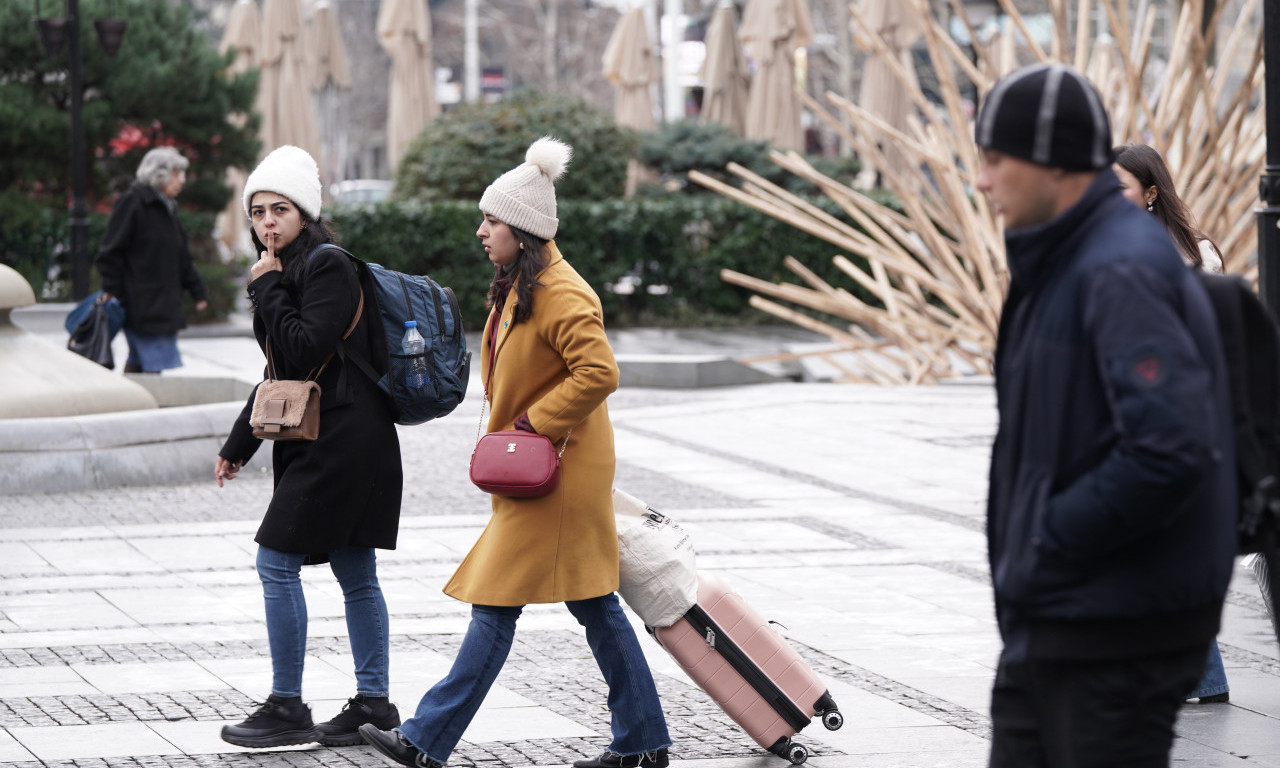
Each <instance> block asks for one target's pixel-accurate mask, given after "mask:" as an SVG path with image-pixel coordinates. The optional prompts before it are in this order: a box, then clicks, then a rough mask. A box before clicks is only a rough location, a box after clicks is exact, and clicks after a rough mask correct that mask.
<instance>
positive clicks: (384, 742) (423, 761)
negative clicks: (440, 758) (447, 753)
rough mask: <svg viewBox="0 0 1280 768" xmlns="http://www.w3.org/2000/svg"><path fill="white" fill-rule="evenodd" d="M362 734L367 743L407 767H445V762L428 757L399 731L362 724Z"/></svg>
mask: <svg viewBox="0 0 1280 768" xmlns="http://www.w3.org/2000/svg"><path fill="white" fill-rule="evenodd" d="M360 736H361V737H362V738H364V740H365V743H366V744H368V745H369V746H371V747H373V748H374V749H376V750H378V751H379V752H381V753H382V754H383V755H385V756H387V757H388V758H390V759H392V760H394V761H396V762H397V763H399V764H401V765H403V766H407V768H444V764H443V763H437V762H436V761H435V760H432V759H431V758H429V757H427V756H426V755H424V754H422V753H421V752H419V751H418V748H417V747H415V746H413V745H412V744H410V743H409V740H408V739H406V738H405V737H404V734H402V733H400V732H399V731H382V730H379V729H378V727H377V726H375V725H372V724H365V725H362V726H360Z"/></svg>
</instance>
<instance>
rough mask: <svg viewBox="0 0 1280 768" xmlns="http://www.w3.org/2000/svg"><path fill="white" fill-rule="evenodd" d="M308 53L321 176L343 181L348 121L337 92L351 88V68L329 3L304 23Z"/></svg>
mask: <svg viewBox="0 0 1280 768" xmlns="http://www.w3.org/2000/svg"><path fill="white" fill-rule="evenodd" d="M307 36H308V38H307V39H308V43H307V52H308V53H309V54H310V57H311V67H310V74H311V76H312V81H311V87H312V88H313V89H315V90H316V92H317V94H316V95H317V104H318V107H319V113H320V131H319V133H320V146H321V147H323V149H324V158H323V159H322V158H319V157H317V158H316V160H317V162H319V163H320V175H321V178H322V179H323V180H324V181H325V183H326V184H328V183H332V182H334V181H337V180H338V179H340V178H342V174H341V169H342V168H343V166H344V165H345V164H346V159H347V158H346V146H347V125H348V124H347V121H346V114H345V112H344V111H343V110H342V109H340V108H339V106H338V90H339V89H341V90H344V91H345V90H349V89H350V88H351V68H350V66H349V65H348V64H347V49H346V46H345V45H343V42H342V27H341V26H340V25H339V24H338V14H337V11H336V10H335V9H334V8H333V7H332V6H331V5H330V4H329V0H320V2H319V3H317V4H316V7H315V10H314V11H313V12H312V14H311V21H310V22H308V24H307Z"/></svg>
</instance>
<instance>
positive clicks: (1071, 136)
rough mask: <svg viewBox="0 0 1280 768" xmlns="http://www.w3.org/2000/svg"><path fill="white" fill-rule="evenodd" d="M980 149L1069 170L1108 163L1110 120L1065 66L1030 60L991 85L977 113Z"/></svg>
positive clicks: (1081, 79)
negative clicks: (1030, 62)
mask: <svg viewBox="0 0 1280 768" xmlns="http://www.w3.org/2000/svg"><path fill="white" fill-rule="evenodd" d="M976 134H977V136H976V140H977V144H978V146H979V147H983V148H985V149H994V150H996V151H998V152H1003V153H1005V154H1007V155H1013V156H1014V157H1020V158H1022V159H1023V160H1030V161H1031V162H1033V163H1035V164H1037V165H1045V166H1049V167H1051V168H1065V169H1067V170H1072V171H1084V170H1098V169H1101V168H1106V167H1107V166H1108V165H1111V162H1112V160H1113V159H1114V157H1113V155H1112V154H1111V124H1110V122H1109V121H1108V120H1107V110H1106V108H1105V107H1104V106H1103V105H1102V98H1101V97H1100V96H1098V92H1097V91H1096V90H1094V87H1093V86H1092V85H1090V83H1089V81H1088V80H1086V79H1085V78H1084V77H1083V76H1082V75H1081V74H1080V73H1079V72H1077V71H1075V70H1074V69H1072V68H1071V67H1068V66H1066V65H1065V64H1057V63H1049V64H1033V65H1031V66H1028V67H1023V68H1022V69H1019V70H1016V71H1014V72H1011V73H1010V74H1009V75H1007V76H1005V77H1004V78H1003V79H1001V80H1000V81H999V82H997V83H996V84H995V86H994V87H993V88H992V89H991V92H990V93H988V94H987V97H986V98H985V99H983V101H982V109H981V111H980V112H979V113H978V124H977V128H976Z"/></svg>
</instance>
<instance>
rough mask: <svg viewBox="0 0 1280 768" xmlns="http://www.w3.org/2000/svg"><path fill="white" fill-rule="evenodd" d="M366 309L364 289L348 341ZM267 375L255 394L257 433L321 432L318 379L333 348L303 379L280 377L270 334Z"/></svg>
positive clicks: (273, 436) (275, 436) (291, 436)
mask: <svg viewBox="0 0 1280 768" xmlns="http://www.w3.org/2000/svg"><path fill="white" fill-rule="evenodd" d="M363 312H364V291H363V290H361V291H360V303H359V304H357V305H356V314H355V317H353V318H351V325H350V326H348V327H347V332H346V333H344V334H342V338H343V340H344V341H345V340H346V339H347V337H348V336H350V335H351V332H352V331H354V330H355V329H356V323H359V322H360V315H361V314H362V313H363ZM266 347H267V350H266V351H267V378H266V379H265V380H264V381H263V382H262V383H261V384H259V385H258V391H257V393H256V394H255V395H254V397H253V411H252V412H251V413H250V415H249V426H251V427H253V436H254V437H257V438H261V439H263V440H315V439H316V438H317V437H319V436H320V385H319V384H317V383H316V379H318V378H320V374H321V373H323V372H324V369H325V367H326V366H327V365H329V361H330V360H332V359H333V354H334V353H333V352H330V353H329V356H328V357H326V358H325V359H324V363H323V364H322V365H321V366H320V367H319V368H317V369H315V370H313V371H312V372H311V373H310V374H308V375H307V378H305V379H303V380H302V381H298V380H296V379H277V378H276V368H275V364H274V362H273V361H272V359H271V337H269V336H268V337H267V344H266Z"/></svg>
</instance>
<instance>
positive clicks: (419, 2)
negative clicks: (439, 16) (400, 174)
mask: <svg viewBox="0 0 1280 768" xmlns="http://www.w3.org/2000/svg"><path fill="white" fill-rule="evenodd" d="M377 30H378V42H380V43H381V44H382V47H383V49H384V50H385V51H386V52H387V55H389V56H390V57H391V87H390V89H389V92H388V94H387V102H388V104H387V166H388V167H389V168H390V169H391V170H393V171H394V170H395V168H396V166H397V165H398V164H399V163H400V157H401V156H402V155H403V154H404V151H405V149H407V148H408V146H409V142H411V141H413V140H414V139H415V138H416V137H417V135H418V134H419V133H421V132H422V129H423V128H425V127H426V125H427V123H430V122H431V121H432V120H433V119H435V116H436V115H437V114H439V111H440V107H439V105H438V104H436V93H435V71H434V68H433V67H432V65H431V16H430V15H429V14H428V13H427V2H426V0H382V5H381V6H380V7H379V8H378V25H377Z"/></svg>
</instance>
